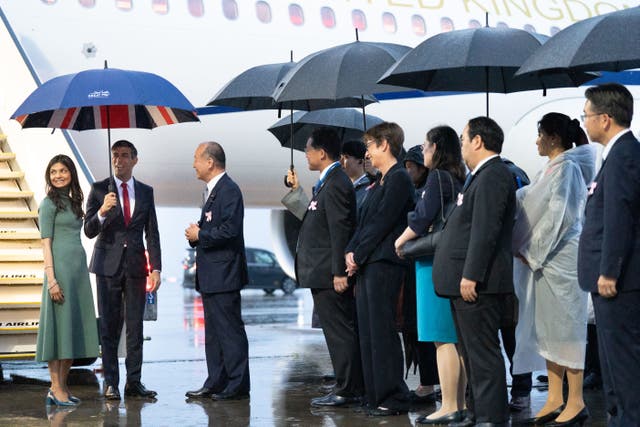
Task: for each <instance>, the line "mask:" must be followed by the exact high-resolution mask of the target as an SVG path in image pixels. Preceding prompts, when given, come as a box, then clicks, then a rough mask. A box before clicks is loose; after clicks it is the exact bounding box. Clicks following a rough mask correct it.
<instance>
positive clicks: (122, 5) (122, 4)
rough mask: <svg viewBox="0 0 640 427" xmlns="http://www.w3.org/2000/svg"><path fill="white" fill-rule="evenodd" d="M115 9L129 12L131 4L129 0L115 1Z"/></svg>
mask: <svg viewBox="0 0 640 427" xmlns="http://www.w3.org/2000/svg"><path fill="white" fill-rule="evenodd" d="M116 7H117V8H118V9H120V10H131V9H132V8H133V2H132V1H131V0H116Z"/></svg>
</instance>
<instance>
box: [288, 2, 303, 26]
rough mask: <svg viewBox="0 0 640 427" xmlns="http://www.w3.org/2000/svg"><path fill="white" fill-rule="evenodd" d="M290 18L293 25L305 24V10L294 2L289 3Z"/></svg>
mask: <svg viewBox="0 0 640 427" xmlns="http://www.w3.org/2000/svg"><path fill="white" fill-rule="evenodd" d="M289 20H290V21H291V23H292V24H293V25H303V24H304V12H303V11H302V7H300V5H298V4H295V3H292V4H290V5H289Z"/></svg>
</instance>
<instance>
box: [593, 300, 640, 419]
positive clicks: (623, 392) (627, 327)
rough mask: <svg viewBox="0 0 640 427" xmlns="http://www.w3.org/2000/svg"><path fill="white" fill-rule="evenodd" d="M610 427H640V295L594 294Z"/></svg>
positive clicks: (603, 386)
mask: <svg viewBox="0 0 640 427" xmlns="http://www.w3.org/2000/svg"><path fill="white" fill-rule="evenodd" d="M591 298H592V300H593V308H594V310H595V313H596V327H597V329H598V348H599V350H600V368H601V370H602V388H603V390H604V394H605V401H606V408H607V412H608V413H609V415H610V419H609V427H626V426H638V425H640V383H638V378H640V291H635V292H624V293H619V294H618V295H617V296H616V297H614V298H602V297H601V296H600V295H599V294H595V293H593V294H591Z"/></svg>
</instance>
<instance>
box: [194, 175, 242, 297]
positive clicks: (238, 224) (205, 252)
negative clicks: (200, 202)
mask: <svg viewBox="0 0 640 427" xmlns="http://www.w3.org/2000/svg"><path fill="white" fill-rule="evenodd" d="M243 219H244V202H243V200H242V193H241V192H240V187H238V185H237V184H236V183H235V182H233V180H232V179H231V178H229V175H227V174H226V173H225V174H224V175H223V176H222V178H220V181H218V183H217V184H216V186H215V187H213V190H212V191H211V193H210V194H209V197H208V198H207V201H206V202H205V204H204V206H203V207H202V213H201V215H200V221H198V226H199V227H200V232H199V233H198V241H197V242H195V243H192V244H191V246H192V247H195V248H196V289H197V290H198V291H199V292H202V293H220V292H231V291H237V290H240V289H242V288H243V287H244V285H246V284H247V283H248V282H249V276H248V273H247V258H246V254H245V251H244V232H243Z"/></svg>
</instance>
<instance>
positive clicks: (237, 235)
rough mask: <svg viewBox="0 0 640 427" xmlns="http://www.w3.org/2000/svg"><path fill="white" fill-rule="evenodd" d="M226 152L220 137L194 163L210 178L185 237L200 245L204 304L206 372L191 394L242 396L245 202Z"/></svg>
mask: <svg viewBox="0 0 640 427" xmlns="http://www.w3.org/2000/svg"><path fill="white" fill-rule="evenodd" d="M225 165H226V156H225V153H224V150H223V148H222V146H221V145H220V144H218V143H217V142H203V143H202V144H200V145H199V146H198V148H197V149H196V152H195V155H194V160H193V168H194V169H195V170H196V177H197V178H198V179H200V180H202V181H204V182H206V183H207V192H208V195H207V197H206V198H205V200H206V201H205V203H204V206H203V207H202V214H201V215H200V221H198V224H191V225H189V228H187V229H186V230H185V236H186V238H187V240H188V241H189V244H190V245H191V246H192V247H195V248H196V263H197V268H196V290H198V292H200V293H201V294H202V306H203V308H204V329H205V353H206V357H207V370H208V377H207V379H206V380H205V382H204V385H203V386H202V387H201V388H200V389H198V390H194V391H188V392H187V393H186V396H187V397H190V398H204V397H210V398H212V399H213V400H238V399H247V398H248V397H249V389H250V381H249V343H248V341H247V334H246V332H245V330H244V322H243V321H242V315H241V307H240V302H241V301H240V289H242V288H243V287H244V285H246V284H247V282H248V281H249V279H248V274H247V259H246V255H245V251H244V234H243V219H244V203H243V201H242V193H241V192H240V188H239V187H238V185H237V184H236V183H235V182H233V180H231V178H229V175H227V174H226V172H225Z"/></svg>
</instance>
